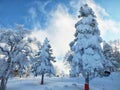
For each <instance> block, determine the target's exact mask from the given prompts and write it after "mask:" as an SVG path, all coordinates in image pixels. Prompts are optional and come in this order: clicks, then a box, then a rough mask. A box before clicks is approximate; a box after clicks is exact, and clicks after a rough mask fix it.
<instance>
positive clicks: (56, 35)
mask: <svg viewBox="0 0 120 90" xmlns="http://www.w3.org/2000/svg"><path fill="white" fill-rule="evenodd" d="M48 3H49V2H48ZM84 3H87V4H88V5H89V6H90V7H91V8H92V9H93V11H94V12H95V14H96V16H97V21H98V24H99V25H98V26H99V29H100V31H101V36H102V38H103V39H105V40H110V39H115V38H117V36H118V34H120V31H119V30H120V22H117V21H115V20H112V19H110V18H109V13H107V11H106V10H105V9H104V8H102V7H101V6H99V5H98V4H97V3H95V2H94V1H93V0H74V1H70V5H71V6H72V7H73V8H75V12H77V13H74V16H76V17H77V15H78V11H79V8H80V6H81V5H82V4H84ZM46 5H47V3H46V4H45V5H44V6H43V7H42V8H43V9H42V11H43V12H44V13H45V9H44V8H45V6H46ZM33 10H34V9H33ZM68 11H69V8H68V7H66V6H65V5H63V4H58V6H57V8H56V9H55V10H54V11H51V12H50V13H49V15H50V18H49V19H48V22H47V26H46V27H45V29H44V30H41V29H40V27H39V25H40V23H39V22H38V23H37V24H35V26H34V31H33V34H32V36H35V37H36V38H37V39H38V40H40V41H42V42H43V40H44V38H45V37H48V38H49V40H50V43H51V45H52V47H53V51H54V55H55V56H57V57H63V56H64V54H65V53H66V52H67V51H68V50H69V43H70V42H71V41H72V40H73V39H74V33H75V28H74V25H75V23H76V22H77V19H76V18H75V17H73V15H71V14H70V13H69V12H68ZM31 14H33V16H34V17H35V15H34V11H33V13H31ZM105 17H107V18H105ZM108 32H109V35H108ZM111 34H114V35H112V36H111ZM114 36H116V37H114Z"/></svg>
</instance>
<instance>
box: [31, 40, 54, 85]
mask: <svg viewBox="0 0 120 90" xmlns="http://www.w3.org/2000/svg"><path fill="white" fill-rule="evenodd" d="M54 59H55V57H53V56H52V49H51V46H50V44H49V41H48V39H47V38H46V39H45V40H44V43H43V45H42V47H41V49H40V52H39V53H38V56H37V57H36V61H35V63H34V64H33V68H32V69H33V70H32V71H33V73H34V75H35V76H37V75H41V76H42V79H41V84H43V83H44V75H45V74H53V75H54V74H55V71H54V67H53V65H52V63H51V61H53V62H55V60H54Z"/></svg>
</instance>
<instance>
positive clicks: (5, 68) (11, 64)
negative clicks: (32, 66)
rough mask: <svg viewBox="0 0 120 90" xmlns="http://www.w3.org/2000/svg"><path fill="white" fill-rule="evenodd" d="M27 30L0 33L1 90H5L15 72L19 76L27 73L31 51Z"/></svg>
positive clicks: (2, 31)
mask: <svg viewBox="0 0 120 90" xmlns="http://www.w3.org/2000/svg"><path fill="white" fill-rule="evenodd" d="M28 34H29V32H28V31H27V30H24V29H23V28H21V30H7V29H5V30H1V31H0V55H1V57H0V78H1V85H0V89H1V90H5V89H6V84H7V81H8V79H9V78H10V77H11V76H14V71H17V73H18V74H19V75H22V74H24V73H25V72H26V69H27V67H29V58H30V53H31V49H30V46H29V41H28V40H27V39H25V38H26V36H27V35H28Z"/></svg>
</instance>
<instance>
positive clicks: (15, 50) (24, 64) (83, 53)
mask: <svg viewBox="0 0 120 90" xmlns="http://www.w3.org/2000/svg"><path fill="white" fill-rule="evenodd" d="M79 12H80V15H79V18H80V20H79V21H78V22H77V23H76V24H75V28H76V32H75V39H74V40H73V41H72V42H71V43H70V52H69V53H68V54H67V56H66V61H67V62H69V63H70V66H71V70H70V76H72V77H76V76H79V75H82V76H83V77H84V78H85V90H88V89H89V80H90V79H92V78H94V77H97V76H108V75H109V74H110V72H111V71H114V70H115V69H116V68H117V67H115V66H117V65H118V64H117V62H115V61H114V58H113V57H112V49H111V46H110V45H109V44H107V43H106V42H104V43H103V49H102V48H101V45H100V44H101V42H102V39H101V37H100V31H99V29H98V24H97V21H96V16H95V15H94V12H93V11H92V9H91V8H90V7H88V5H87V4H85V5H83V6H82V7H81V8H80V11H79ZM30 33H31V32H30V31H29V30H26V29H24V28H22V27H17V28H16V29H15V30H7V29H3V30H0V79H1V85H0V88H1V90H5V89H6V84H7V81H8V79H9V78H10V77H13V76H14V75H15V74H17V75H19V76H23V75H24V74H26V73H30V72H32V73H33V74H34V75H35V76H38V75H41V76H42V78H41V84H43V82H44V81H43V80H44V75H45V74H46V73H47V74H48V75H50V74H53V75H55V70H54V67H53V65H52V62H55V57H54V56H52V55H53V54H52V49H51V46H50V44H49V41H48V39H47V38H46V39H45V40H44V43H43V44H42V45H41V43H40V42H39V41H37V40H36V39H31V38H30V37H29V35H30ZM33 46H37V51H33V49H32V47H33Z"/></svg>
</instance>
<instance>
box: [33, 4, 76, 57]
mask: <svg viewBox="0 0 120 90" xmlns="http://www.w3.org/2000/svg"><path fill="white" fill-rule="evenodd" d="M50 14H51V18H50V19H49V22H48V26H47V27H46V28H45V30H40V29H39V28H37V26H36V27H35V28H34V30H35V31H34V32H33V34H32V36H35V37H36V38H38V39H39V40H40V41H43V40H44V38H45V37H48V38H49V40H50V43H51V45H52V47H53V51H54V54H55V56H57V57H59V56H64V54H65V53H66V52H67V50H68V49H69V43H70V42H71V40H73V38H74V37H73V36H74V32H75V28H74V24H75V20H74V19H73V18H72V16H71V15H70V14H69V13H68V10H67V8H66V7H65V6H63V5H58V7H57V9H56V10H55V11H52V12H51V13H50Z"/></svg>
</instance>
